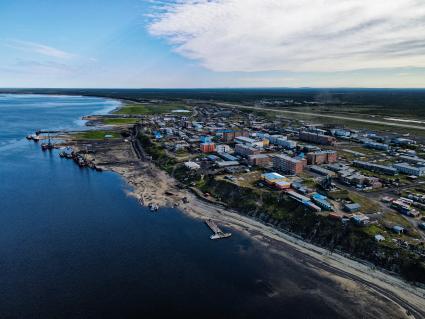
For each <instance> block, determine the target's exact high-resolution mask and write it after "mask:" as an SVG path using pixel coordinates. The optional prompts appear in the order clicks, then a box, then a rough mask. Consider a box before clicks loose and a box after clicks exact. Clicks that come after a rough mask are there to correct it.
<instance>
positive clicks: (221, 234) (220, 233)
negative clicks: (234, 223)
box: [205, 219, 232, 239]
mask: <svg viewBox="0 0 425 319" xmlns="http://www.w3.org/2000/svg"><path fill="white" fill-rule="evenodd" d="M205 223H206V224H207V225H208V227H209V228H210V229H211V230H212V231H213V233H214V234H213V235H211V236H210V239H223V238H228V237H230V236H232V234H231V233H224V232H223V231H222V230H221V229H220V228H218V226H217V224H216V223H214V221H213V220H212V219H207V220H206V221H205Z"/></svg>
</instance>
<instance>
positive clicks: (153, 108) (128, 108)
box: [115, 103, 189, 115]
mask: <svg viewBox="0 0 425 319" xmlns="http://www.w3.org/2000/svg"><path fill="white" fill-rule="evenodd" d="M188 109H189V108H188V107H187V106H186V105H184V104H182V103H165V104H128V105H125V106H123V107H122V108H120V109H119V110H117V111H116V112H115V114H123V115H135V114H137V115H154V114H163V113H170V112H171V111H175V110H188ZM176 114H179V113H176ZM182 114H189V113H182Z"/></svg>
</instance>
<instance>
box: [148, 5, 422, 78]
mask: <svg viewBox="0 0 425 319" xmlns="http://www.w3.org/2000/svg"><path fill="white" fill-rule="evenodd" d="M155 7H156V9H155V10H156V15H155V17H154V18H153V20H152V22H151V24H150V25H149V32H150V33H151V34H152V35H154V36H159V37H164V38H166V39H167V40H168V41H169V42H170V43H171V44H172V45H173V47H174V49H175V50H176V52H178V53H180V54H181V55H183V56H185V57H187V58H190V59H194V60H197V61H199V62H200V63H201V65H203V66H204V67H206V68H208V69H210V70H213V71H251V72H253V71H347V70H356V69H364V68H396V67H407V66H412V67H424V66H425V4H424V1H423V0H177V1H171V2H166V1H156V4H155Z"/></svg>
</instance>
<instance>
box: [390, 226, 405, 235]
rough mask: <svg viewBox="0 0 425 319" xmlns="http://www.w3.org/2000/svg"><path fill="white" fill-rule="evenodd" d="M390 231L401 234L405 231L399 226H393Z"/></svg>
mask: <svg viewBox="0 0 425 319" xmlns="http://www.w3.org/2000/svg"><path fill="white" fill-rule="evenodd" d="M392 231H393V232H395V233H396V234H398V235H400V234H403V233H404V232H405V229H404V228H403V227H401V226H398V225H396V226H393V228H392Z"/></svg>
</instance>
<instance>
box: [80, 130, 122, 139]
mask: <svg viewBox="0 0 425 319" xmlns="http://www.w3.org/2000/svg"><path fill="white" fill-rule="evenodd" d="M107 135H109V136H111V137H105V136H107ZM74 137H75V138H77V139H79V140H103V139H108V138H109V139H111V138H120V137H121V134H120V133H118V132H114V131H86V132H80V133H77V134H75V135H74Z"/></svg>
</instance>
